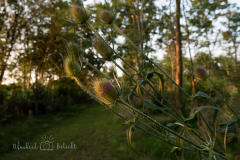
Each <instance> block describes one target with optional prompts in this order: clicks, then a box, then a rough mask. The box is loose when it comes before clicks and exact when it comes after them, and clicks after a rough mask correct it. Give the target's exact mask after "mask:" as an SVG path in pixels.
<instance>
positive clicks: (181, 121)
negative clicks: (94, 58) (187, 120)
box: [111, 58, 184, 123]
mask: <svg viewBox="0 0 240 160" xmlns="http://www.w3.org/2000/svg"><path fill="white" fill-rule="evenodd" d="M111 59H112V62H113V63H114V64H115V65H116V66H117V67H118V68H119V69H121V70H122V71H123V72H124V73H125V74H126V75H127V76H128V77H131V76H130V74H129V73H128V72H127V71H125V70H124V69H123V68H122V67H120V66H119V65H118V64H117V63H116V62H115V61H114V59H113V58H111ZM132 80H133V81H134V82H135V83H137V81H136V80H135V79H134V78H132ZM140 87H141V88H142V89H143V90H144V91H145V92H146V93H148V94H149V95H150V96H151V97H152V98H154V99H155V100H156V101H157V102H158V103H159V104H161V105H162V106H164V107H165V108H169V107H167V106H166V105H164V104H163V103H162V102H161V101H159V100H158V99H157V98H156V97H155V96H154V95H153V94H152V93H150V92H149V91H148V90H146V89H145V88H144V87H143V86H142V85H140ZM151 87H152V88H154V87H153V86H151ZM163 112H164V113H166V114H167V115H169V116H170V117H172V118H173V119H175V120H176V121H178V122H180V123H184V121H183V119H182V117H181V116H180V115H179V114H178V113H177V112H176V113H177V114H178V116H179V117H180V119H178V118H179V117H177V116H176V115H174V114H173V115H174V116H173V115H171V114H169V113H168V112H166V111H164V110H163Z"/></svg>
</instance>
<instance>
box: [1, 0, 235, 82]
mask: <svg viewBox="0 0 240 160" xmlns="http://www.w3.org/2000/svg"><path fill="white" fill-rule="evenodd" d="M65 1H68V0H65ZM228 1H229V3H236V4H237V5H238V6H239V7H240V0H228ZM99 2H102V3H104V0H86V1H83V3H84V5H85V6H87V5H93V4H94V3H99ZM173 2H174V1H172V3H173ZM166 3H169V1H165V0H156V2H155V4H156V5H157V6H158V7H161V6H162V5H164V4H166ZM220 21H221V20H220ZM181 23H185V22H184V20H183V21H181ZM217 23H218V22H216V24H217ZM217 26H218V25H216V27H217ZM152 38H153V40H152V41H153V48H154V49H155V50H157V54H153V55H154V56H157V58H158V59H162V58H163V56H164V54H166V53H165V52H164V51H163V50H161V49H160V48H158V46H157V45H155V44H156V43H155V42H156V40H157V38H158V37H157V36H154V37H152ZM116 41H118V43H121V42H122V43H123V42H124V38H123V37H122V36H119V37H118V38H117V39H116ZM191 51H192V52H193V53H192V56H194V54H195V53H194V51H195V50H194V48H191ZM198 51H199V50H198ZM224 52H225V51H223V50H222V49H221V47H217V48H216V47H215V48H212V53H213V56H219V55H221V54H224ZM183 53H185V54H186V55H185V56H186V57H189V53H188V50H183ZM238 54H239V53H238ZM238 56H239V55H238ZM117 63H118V64H119V65H120V66H121V62H120V60H118V61H117ZM111 64H112V63H110V62H109V63H107V64H106V66H108V67H109V66H110V65H111ZM116 70H117V73H118V76H122V71H121V70H120V69H118V68H116ZM8 74H9V72H6V75H5V77H8ZM32 76H33V77H32V78H33V79H35V77H34V74H32ZM15 82H17V81H16V80H15V79H13V78H10V77H8V78H7V80H5V81H4V82H3V84H9V83H15ZM31 82H34V80H33V81H31Z"/></svg>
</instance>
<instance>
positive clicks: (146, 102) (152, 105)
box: [143, 99, 171, 111]
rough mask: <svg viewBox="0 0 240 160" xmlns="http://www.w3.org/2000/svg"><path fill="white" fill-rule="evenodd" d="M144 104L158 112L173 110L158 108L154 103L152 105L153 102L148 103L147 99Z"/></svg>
mask: <svg viewBox="0 0 240 160" xmlns="http://www.w3.org/2000/svg"><path fill="white" fill-rule="evenodd" d="M143 103H144V105H146V106H147V107H149V108H152V109H156V110H160V111H162V110H165V111H166V110H171V109H170V108H163V107H159V106H156V105H155V104H153V103H151V102H149V101H147V100H145V99H143Z"/></svg>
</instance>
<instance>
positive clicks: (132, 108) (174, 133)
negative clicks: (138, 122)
mask: <svg viewBox="0 0 240 160" xmlns="http://www.w3.org/2000/svg"><path fill="white" fill-rule="evenodd" d="M119 103H122V104H123V105H125V106H127V107H129V108H130V109H131V110H132V111H133V112H135V113H137V114H139V115H141V116H143V117H144V118H146V119H148V120H149V121H151V122H153V123H154V124H156V125H158V126H159V127H160V128H163V129H165V130H166V131H168V132H170V133H172V134H173V135H175V136H177V137H179V138H181V139H183V140H184V141H186V142H188V143H190V144H191V145H193V146H195V147H198V148H200V149H204V147H202V146H200V145H198V144H196V143H194V142H192V141H190V140H188V139H186V138H185V137H182V136H181V135H179V134H178V133H176V132H174V131H172V130H171V129H169V128H167V127H165V126H163V125H162V124H160V123H158V122H157V121H156V120H154V119H152V118H151V117H149V116H147V115H146V114H144V113H142V112H140V111H139V110H137V109H135V108H134V107H132V106H131V105H129V104H128V103H126V102H125V101H124V100H122V99H119ZM216 153H218V152H216ZM220 153H221V152H220ZM220 153H218V154H219V155H220V156H221V157H224V156H222V155H221V154H220ZM224 158H225V157H224Z"/></svg>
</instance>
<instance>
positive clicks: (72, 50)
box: [67, 42, 83, 56]
mask: <svg viewBox="0 0 240 160" xmlns="http://www.w3.org/2000/svg"><path fill="white" fill-rule="evenodd" d="M67 50H68V53H69V54H73V55H74V56H78V54H79V55H81V54H82V53H83V50H82V48H81V47H79V46H78V44H77V43H75V42H69V43H68V45H67Z"/></svg>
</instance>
